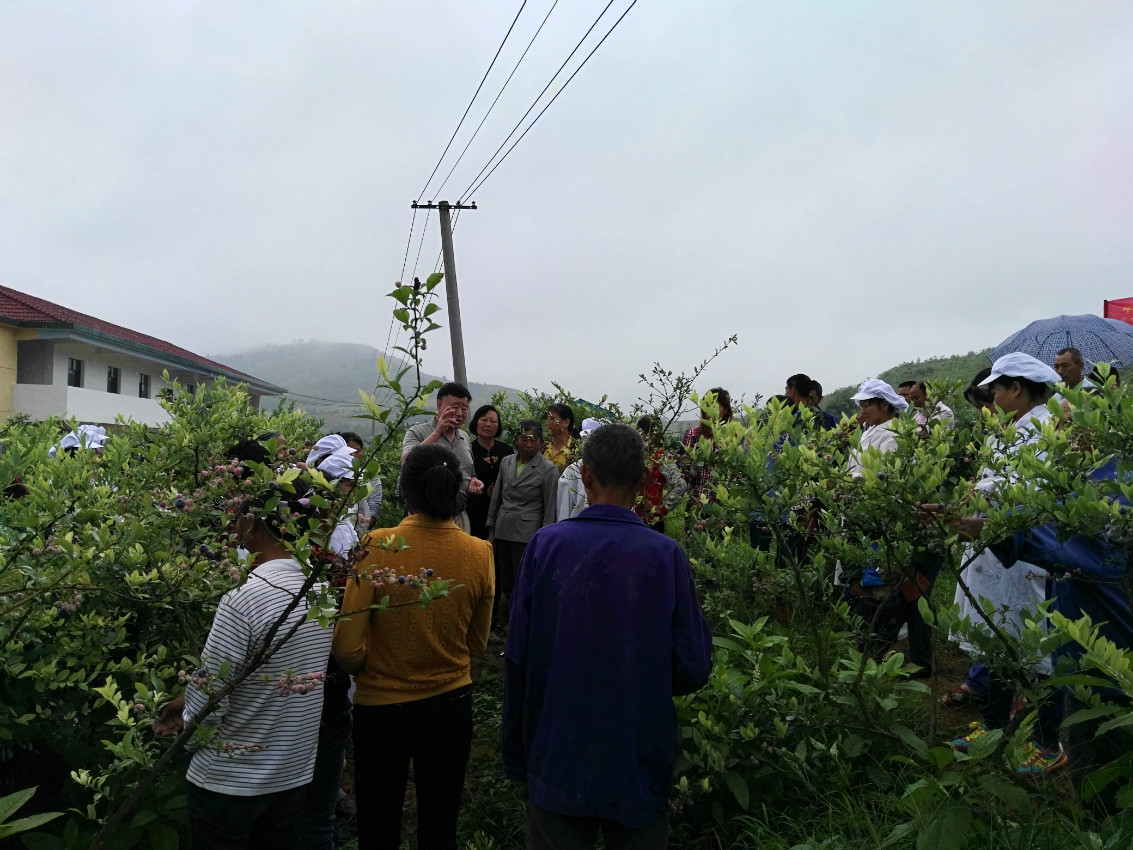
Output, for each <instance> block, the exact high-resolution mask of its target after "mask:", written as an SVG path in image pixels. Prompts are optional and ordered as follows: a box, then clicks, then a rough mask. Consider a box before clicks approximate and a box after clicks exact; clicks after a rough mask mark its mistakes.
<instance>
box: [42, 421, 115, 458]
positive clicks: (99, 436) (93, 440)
mask: <svg viewBox="0 0 1133 850" xmlns="http://www.w3.org/2000/svg"><path fill="white" fill-rule="evenodd" d="M105 445H106V429H105V428H103V427H102V426H101V425H80V426H79V427H78V428H76V429H75V430H74V431H72V432H71V433H70V434H68V435H67V436H66V437H64V438H63V439H62V440H60V441H59V445H58V446H52V447H51V449H50V451H48V454H49V455H50V456H51V457H55V455H56V454H57V453H58V450H59V449H63V450H66V449H72V448H74V449H81V448H84V447H86V448H88V449H101V448H102V447H103V446H105Z"/></svg>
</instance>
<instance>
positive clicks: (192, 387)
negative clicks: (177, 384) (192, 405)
mask: <svg viewBox="0 0 1133 850" xmlns="http://www.w3.org/2000/svg"><path fill="white" fill-rule="evenodd" d="M185 392H187V393H188V394H189V395H192V396H195V395H196V394H197V385H196V384H185Z"/></svg>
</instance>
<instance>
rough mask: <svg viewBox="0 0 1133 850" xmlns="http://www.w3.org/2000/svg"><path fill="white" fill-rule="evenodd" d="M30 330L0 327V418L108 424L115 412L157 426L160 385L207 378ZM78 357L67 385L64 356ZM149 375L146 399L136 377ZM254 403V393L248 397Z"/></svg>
mask: <svg viewBox="0 0 1133 850" xmlns="http://www.w3.org/2000/svg"><path fill="white" fill-rule="evenodd" d="M35 337H36V331H35V330H34V329H31V328H13V327H9V326H5V325H0V421H4V420H6V419H7V418H8V417H10V416H11V415H12V414H13V413H23V414H26V415H28V416H30V417H31V418H32V419H44V418H47V417H49V416H71V417H74V418H75V419H77V420H79V421H80V422H90V423H98V424H109V423H111V422H114V420H115V419H116V417H117V416H119V415H121V416H123V417H124V418H126V419H133V420H134V421H135V422H141V423H144V424H146V425H160V424H163V423H165V422H168V421H169V416H168V414H166V412H165V410H164V409H163V408H162V407H161V405H160V404H158V402H157V398H158V395H159V394H160V392H161V391H162V390H163V389H166V388H168V387H170V386H172V380H178V381H179V382H180V383H181V385H182V386H186V385H189V384H193V385H197V386H199V385H201V384H203V383H207V382H209V381H211V380H212V379H213V376H212V375H209V374H207V373H205V372H203V371H202V372H194V371H192V370H188V369H179V370H176V371H175V370H173V369H170V370H169V372H170V381H165V380H164V379H163V378H162V371H163V370H164V369H165V368H166V367H165V366H164V365H163V364H162V363H160V362H158V361H153V360H148V359H146V358H145V357H140V356H136V355H132V354H126V353H121V352H119V351H116V350H114V349H112V348H103V347H101V346H99V345H97V344H93V343H89V342H84V341H79V340H74V339H69V338H66V337H62V338H52V339H36V338H35ZM71 358H74V359H76V360H81V361H83V381H82V386H81V387H68V386H67V373H68V360H70V359H71ZM111 366H114V367H116V368H117V369H118V392H117V393H109V392H107V390H106V387H107V377H108V370H109V368H110V367H111ZM142 374H146V375H149V378H150V386H149V398H141V397H139V395H138V385H139V378H140V376H141V375H142ZM252 403H253V404H254V405H255V406H256V407H257V408H258V407H259V396H253V397H252Z"/></svg>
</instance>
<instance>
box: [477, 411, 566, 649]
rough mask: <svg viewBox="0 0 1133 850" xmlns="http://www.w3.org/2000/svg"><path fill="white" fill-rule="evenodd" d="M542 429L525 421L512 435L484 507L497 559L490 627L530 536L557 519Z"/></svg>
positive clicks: (555, 480) (554, 480) (553, 475)
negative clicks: (511, 446) (512, 445)
mask: <svg viewBox="0 0 1133 850" xmlns="http://www.w3.org/2000/svg"><path fill="white" fill-rule="evenodd" d="M542 432H543V429H542V426H541V425H540V424H539V422H538V420H536V419H524V420H523V421H521V422H520V423H519V427H518V429H516V435H515V452H516V453H515V454H513V455H508V456H507V457H505V458H504V459H503V460H501V461H500V473H499V476H498V477H497V478H496V487H495V489H494V490H493V491H492V503H491V505H490V506H489V507H488V522H487V526H488V541H489V542H490V543H491V544H492V549H493V552H494V554H495V561H496V597H495V601H494V602H493V606H492V627H493V629H495V628H496V627H497V626H498V625H499V614H500V599H501V597H504V596H507V597H508V598H509V599H510V597H511V589H512V587H513V586H514V585H515V577H516V575H517V574H518V573H519V563H520V561H522V560H523V552H524V550H525V549H526V548H527V542H528V541H529V540H530V539H531V536H532V535H533V534H534V533H535V532H536V531H538V530H539V529H540V528H542V527H543V526H544V525H551V524H552V523H554V522H555V520H556V519H558V508H557V498H558V492H559V470H558V467H556V466H555V465H554V464H553V463H551V462H550V461H549V460H547V458H545V457H544V456H543V455H542V454H541V450H542V448H543V433H542Z"/></svg>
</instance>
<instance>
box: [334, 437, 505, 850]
mask: <svg viewBox="0 0 1133 850" xmlns="http://www.w3.org/2000/svg"><path fill="white" fill-rule="evenodd" d="M460 484H461V473H460V464H459V462H458V461H457V459H456V456H455V455H454V454H453V453H452V451H450V450H449V449H448V448H447V447H445V446H442V445H439V444H437V443H425V444H422V445H419V446H417V447H416V448H415V449H413V450H412V451H411V452H410V453H409V455H408V457H406V459H405V464H404V465H403V466H402V472H401V488H402V492H403V493H404V494H405V501H406V505H407V507H408V508H409V514H410V515H409V516H408V517H406V518H405V519H404V520H402V521H401V524H400V525H398V526H397V527H396V528H383V529H378V530H377V531H372V532H370V534H369V535H367V536H366V539H365V545H366V546H367V549H368V551H367V552H366V555H365V556H364V557H363V558H362V559H361V560H360V561H359V562H358V564H357V566H356V570H357V572H358V575H357V576H356V577H353V578H351V579H348V581H347V586H346V593H345V596H344V597H343V603H342V611H343V615H344V619H342V620H341V621H339V623H338V625H337V626H335V629H334V644H333V647H332V652H333V654H334V657H335V659H336V660H337V661H338V663H339V664H340V665H341V666H342V667H343V668H344V669H345V670H346V671H347V672H349V673H351V674H353V675H354V683H355V685H356V691H355V694H354V786H355V794H356V796H357V799H358V846H359V848H360V850H367V848H391V850H396V848H398V847H400V845H401V814H402V808H403V806H404V803H405V786H406V781H407V779H408V774H409V763H410V761H412V762H413V779H414V783H415V785H416V789H417V846H418V847H419V848H422V850H426V848H455V847H456V820H457V815H458V813H459V811H460V798H461V794H462V792H463V788H464V773H465V770H466V768H467V766H468V754H469V750H470V749H471V746H472V679H471V676H470V668H471V656H472V655H478V654H480V653H481V652H483V651H484V647H485V646H486V645H487V642H488V630H489V627H490V623H491V616H492V596H493V593H494V591H495V586H494V580H493V564H492V547H491V544H489V543H488V542H487V541H486V540H480V539H478V538H475V537H472V536H470V535H468V534H466V533H465V532H463V531H461V529H460V528H459V527H458V526H457V525H456V523H454V522H453V521H452V517H453V516H455V515H456V514H457V513H459V508H458V507H457V496H458V494H459V492H460ZM391 537H395V538H396V537H400V538H402V539H403V540H404V544H405V546H406V547H408V548H405V549H400V547H397V546H394V547H392V548H390V549H384V548H381V547H380V545H379V544H380V543H382V542H384V541H387V540H389V539H390V538H391ZM396 549H400V551H394V550H396ZM429 576H435V577H436V578H438V579H449V580H452V581H453V582H454V584H455V585H456V586H455V588H454V589H453V590H452V592H451V594H450V595H449V596H447V597H444V598H441V599H438V600H436V601H434V602H431V603H430V604H429V605H428V606H426V607H424V608H422V607H421V605H420V604H419V603H418V602H417V597H418V596H419V592H418V591H417V590H415V589H414V588H413V587H412V585H413V584H415V583H416V582H417V581H418V580H419V579H422V578H427V577H429ZM399 577H400V579H401V580H400V581H399ZM385 596H389V603H390V605H391V606H392V607H391V608H390V609H389V610H385V611H375V610H373V607H372V606H375V605H378V604H380V603H381V601H382V598H383V597H385Z"/></svg>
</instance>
